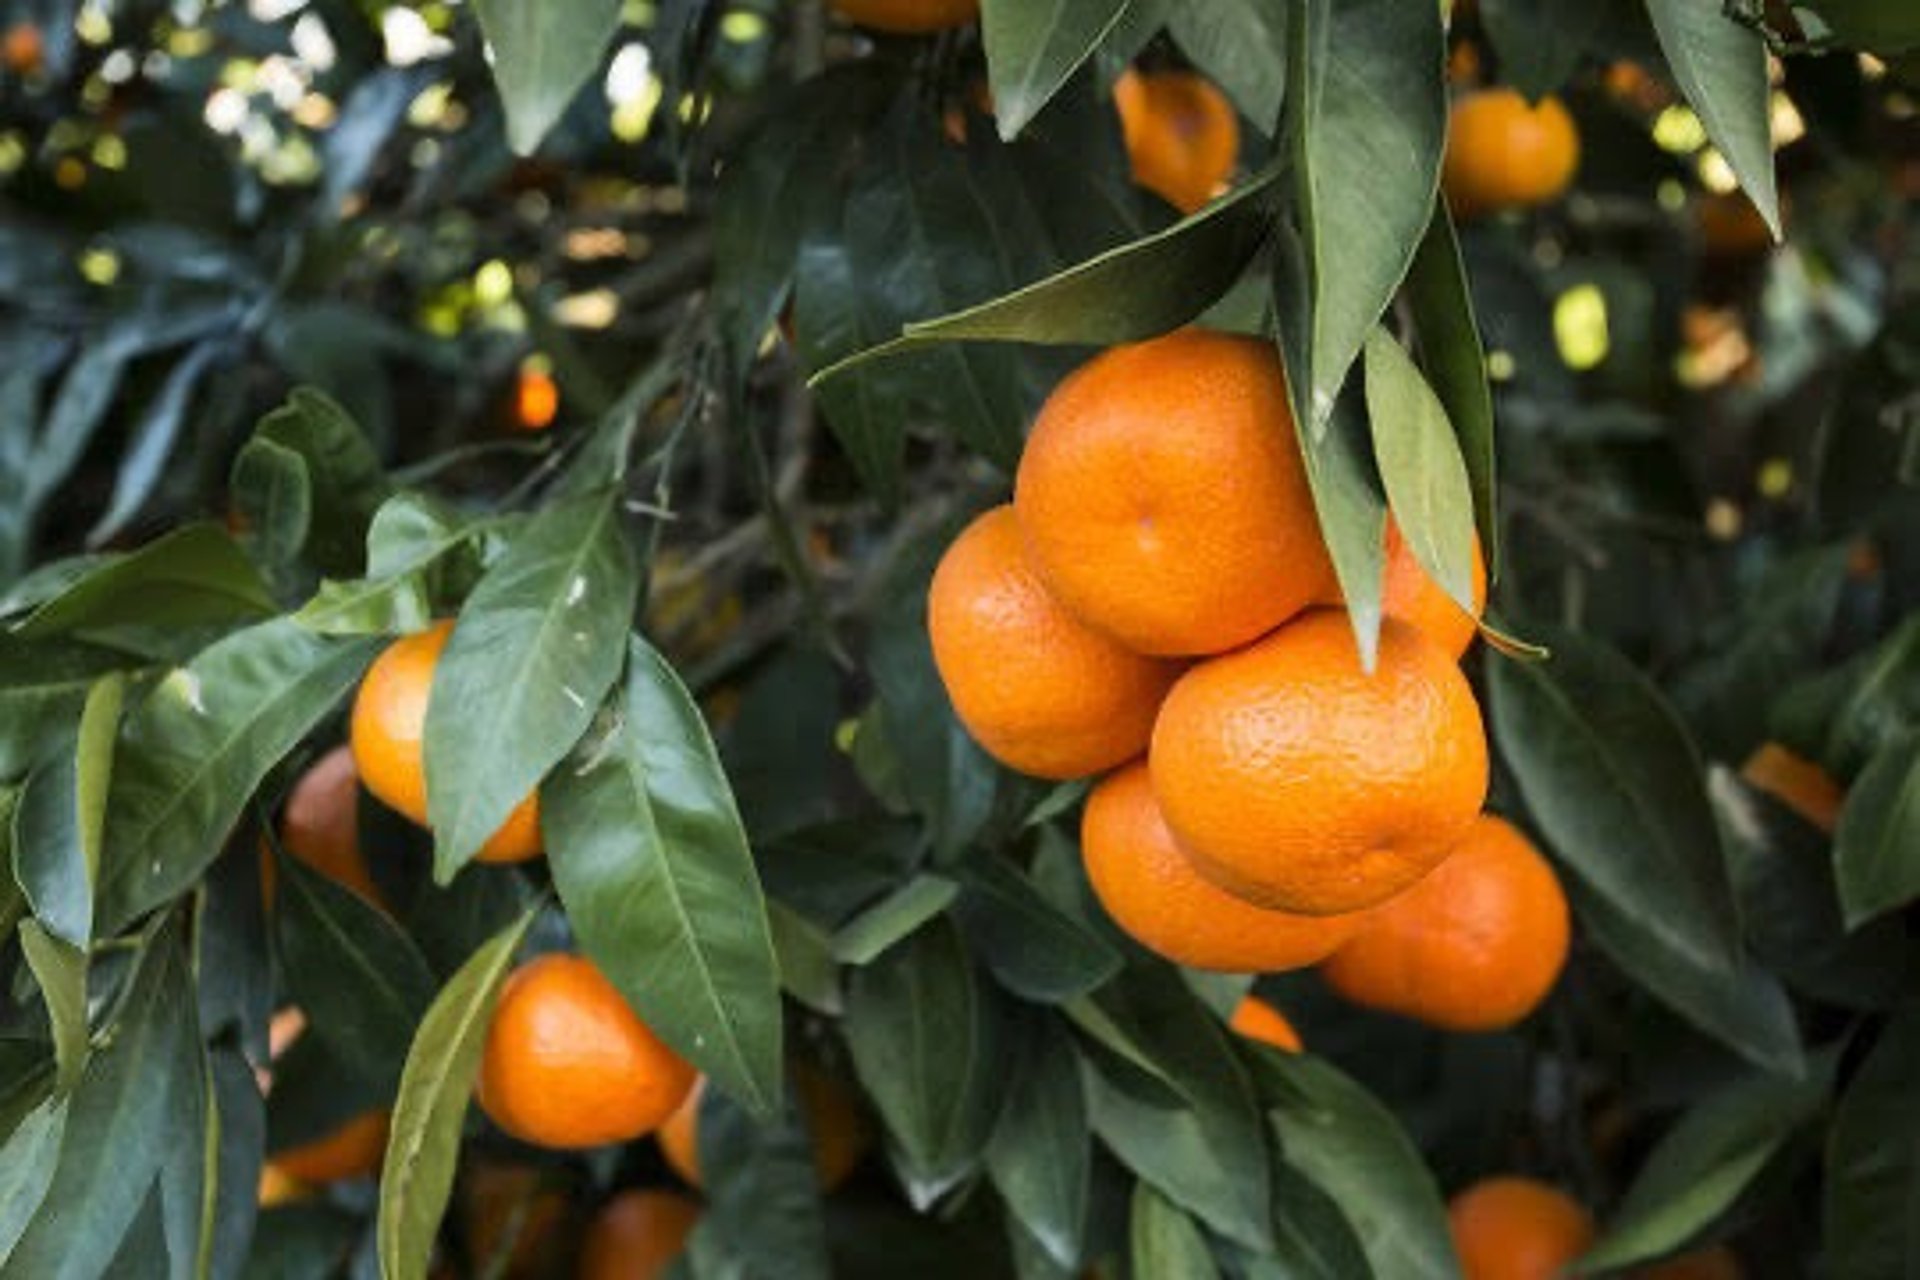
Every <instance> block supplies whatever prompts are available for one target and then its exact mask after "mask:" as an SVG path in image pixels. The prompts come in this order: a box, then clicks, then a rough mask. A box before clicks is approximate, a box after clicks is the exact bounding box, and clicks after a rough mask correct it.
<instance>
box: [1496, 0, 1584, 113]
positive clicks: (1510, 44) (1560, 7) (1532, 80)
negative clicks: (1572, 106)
mask: <svg viewBox="0 0 1920 1280" xmlns="http://www.w3.org/2000/svg"><path fill="white" fill-rule="evenodd" d="M1605 12H1606V6H1604V5H1599V4H1593V3H1589V0H1486V3H1485V4H1483V5H1482V6H1481V7H1480V23H1481V25H1482V26H1484V27H1485V28H1486V32H1487V39H1488V41H1489V42H1490V43H1491V44H1492V45H1493V50H1494V52H1495V53H1496V54H1498V55H1499V57H1500V79H1501V80H1502V82H1504V83H1506V84H1510V85H1512V86H1513V87H1514V88H1516V89H1518V90H1519V91H1520V92H1521V93H1524V94H1525V95H1527V97H1528V98H1529V99H1531V100H1533V101H1538V100H1539V99H1540V98H1542V97H1544V96H1545V95H1547V94H1549V93H1552V92H1553V91H1554V90H1555V89H1558V88H1559V87H1560V86H1561V85H1562V84H1563V83H1565V81H1566V79H1567V77H1568V76H1570V75H1572V74H1573V70H1574V68H1575V67H1577V66H1579V65H1580V57H1581V55H1582V54H1583V53H1585V52H1586V51H1587V45H1588V42H1589V40H1590V39H1591V38H1592V36H1593V34H1594V31H1595V29H1596V28H1597V27H1598V26H1599V25H1600V19H1601V17H1602V15H1603V14H1604V13H1605Z"/></svg>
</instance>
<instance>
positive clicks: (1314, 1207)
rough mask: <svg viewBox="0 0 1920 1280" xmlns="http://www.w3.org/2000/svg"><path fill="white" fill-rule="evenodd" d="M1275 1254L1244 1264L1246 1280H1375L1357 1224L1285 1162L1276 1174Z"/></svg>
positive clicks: (1323, 1192)
mask: <svg viewBox="0 0 1920 1280" xmlns="http://www.w3.org/2000/svg"><path fill="white" fill-rule="evenodd" d="M1273 1232H1274V1237H1275V1240H1274V1250H1273V1253H1272V1254H1271V1255H1270V1256H1267V1257H1256V1256H1248V1257H1246V1258H1244V1259H1243V1260H1242V1267H1243V1269H1244V1270H1245V1272H1246V1277H1247V1280H1372V1276H1373V1269H1372V1267H1371V1266H1370V1264H1369V1263H1368V1262H1367V1255H1366V1252H1365V1250H1363V1249H1362V1248H1361V1247H1360V1240H1359V1237H1358V1236H1356V1235H1355V1234H1354V1228H1353V1224H1352V1223H1350V1222H1348V1221H1347V1218H1346V1216H1345V1215H1344V1214H1342V1213H1341V1211H1340V1206H1339V1205H1337V1204H1336V1203H1334V1201H1333V1198H1332V1197H1331V1196H1329V1195H1328V1194H1327V1193H1326V1192H1325V1191H1322V1190H1321V1189H1320V1188H1319V1187H1318V1186H1317V1185H1315V1184H1314V1183H1313V1182H1311V1181H1309V1180H1308V1179H1307V1177H1306V1176H1305V1175H1304V1174H1302V1173H1300V1172H1298V1171H1297V1170H1295V1169H1294V1168H1293V1166H1292V1165H1289V1164H1286V1163H1284V1162H1282V1163H1279V1164H1277V1165H1276V1166H1275V1168H1274V1171H1273Z"/></svg>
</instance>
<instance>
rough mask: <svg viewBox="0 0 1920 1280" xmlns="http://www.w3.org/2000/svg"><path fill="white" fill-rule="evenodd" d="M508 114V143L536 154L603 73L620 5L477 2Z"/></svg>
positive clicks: (579, 0) (608, 1)
mask: <svg viewBox="0 0 1920 1280" xmlns="http://www.w3.org/2000/svg"><path fill="white" fill-rule="evenodd" d="M474 11H475V12H476V13H477V14H478V15H479V18H480V30H481V31H482V32H484V33H485V34H486V37H487V44H488V45H489V46H490V47H491V48H492V49H493V79H494V83H495V84H497V85H498V86H499V87H500V101H501V103H502V104H503V105H504V106H505V107H506V109H507V142H508V143H509V144H510V145H511V146H512V147H513V149H514V151H515V153H516V154H519V155H523V156H525V155H532V154H533V152H534V150H535V148H537V147H538V146H539V145H540V140H541V139H542V138H544V137H546V136H547V131H548V130H550V129H552V128H553V126H554V125H555V124H557V123H558V122H559V120H560V117H561V116H562V115H563V114H565V113H566V110H567V107H568V105H569V104H570V103H572V101H573V98H574V95H575V94H577V93H579V92H580V89H581V87H582V86H584V85H585V84H586V83H587V81H588V80H591V79H592V78H593V76H594V73H595V72H597V71H598V70H599V69H600V58H601V54H602V53H604V52H605V50H606V47H607V42H608V41H609V40H611V39H612V38H613V33H614V31H615V30H616V29H617V28H618V26H619V25H620V0H475V2H474Z"/></svg>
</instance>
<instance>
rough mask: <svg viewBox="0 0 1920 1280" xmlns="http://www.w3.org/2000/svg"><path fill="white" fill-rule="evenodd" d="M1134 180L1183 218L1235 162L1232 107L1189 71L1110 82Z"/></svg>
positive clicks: (1236, 126) (1130, 75) (1219, 186)
mask: <svg viewBox="0 0 1920 1280" xmlns="http://www.w3.org/2000/svg"><path fill="white" fill-rule="evenodd" d="M1113 105H1114V107H1115V108H1116V109H1118V111H1119V112H1120V131H1121V133H1122V134H1124V135H1125V137H1126V143H1127V159H1128V160H1129V161H1130V162H1131V163H1132V165H1133V180H1134V181H1135V182H1138V183H1139V184H1140V185H1141V186H1143V187H1145V188H1146V189H1147V190H1149V191H1151V192H1153V193H1154V194H1155V195H1157V196H1159V197H1161V198H1162V199H1163V200H1165V201H1166V202H1167V203H1168V204H1170V205H1172V206H1173V207H1174V208H1176V209H1178V210H1179V211H1180V212H1182V213H1192V212H1193V211H1194V210H1195V209H1198V208H1200V206H1202V205H1204V204H1205V203H1206V202H1207V201H1209V200H1211V199H1213V197H1214V196H1215V195H1216V194H1218V193H1219V192H1220V191H1222V190H1223V189H1224V188H1225V187H1226V184H1227V179H1228V178H1229V177H1230V176H1232V174H1233V166H1234V164H1235V163H1236V162H1238V160H1239V159H1240V117H1239V116H1237V115H1236V114H1234V110H1233V104H1232V103H1231V102H1229V101H1227V95H1226V94H1224V93H1221V92H1220V90H1218V89H1217V88H1215V87H1214V86H1213V84H1212V83H1211V82H1209V81H1208V80H1207V79H1206V78H1205V77H1203V76H1197V75H1195V74H1194V73H1193V72H1191V71H1133V70H1128V71H1126V72H1125V73H1123V74H1122V75H1121V77H1120V78H1119V79H1118V80H1116V81H1115V82H1114V85H1113Z"/></svg>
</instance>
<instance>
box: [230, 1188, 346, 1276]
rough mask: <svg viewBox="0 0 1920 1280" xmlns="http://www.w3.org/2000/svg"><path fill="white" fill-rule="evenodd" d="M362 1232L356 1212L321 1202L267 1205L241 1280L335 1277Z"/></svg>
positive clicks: (261, 1216) (338, 1274) (339, 1272)
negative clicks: (271, 1206)
mask: <svg viewBox="0 0 1920 1280" xmlns="http://www.w3.org/2000/svg"><path fill="white" fill-rule="evenodd" d="M365 1235H366V1225H365V1223H364V1222H363V1221H362V1217H361V1215H360V1214H357V1213H353V1212H351V1211H349V1210H346V1209H342V1208H339V1207H337V1206H335V1205H331V1204H326V1203H324V1202H316V1201H305V1202H300V1203H295V1204H289V1205H282V1206H280V1207H278V1208H274V1209H267V1210H265V1211H263V1212H262V1213H261V1214H260V1222H259V1226H258V1228H257V1229H256V1230H255V1232H254V1237H253V1250H252V1252H251V1253H249V1254H248V1255H247V1266H246V1270H245V1272H244V1273H243V1274H244V1276H245V1278H246V1280H338V1277H339V1276H340V1274H341V1269H342V1268H343V1267H344V1266H345V1265H346V1262H347V1259H348V1257H349V1256H350V1255H351V1254H352V1253H353V1251H354V1249H355V1247H356V1246H358V1245H359V1244H360V1243H361V1241H362V1239H363V1238H364V1237H365ZM355 1280H360V1278H359V1277H356V1278H355Z"/></svg>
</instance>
